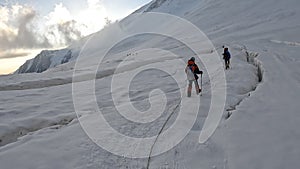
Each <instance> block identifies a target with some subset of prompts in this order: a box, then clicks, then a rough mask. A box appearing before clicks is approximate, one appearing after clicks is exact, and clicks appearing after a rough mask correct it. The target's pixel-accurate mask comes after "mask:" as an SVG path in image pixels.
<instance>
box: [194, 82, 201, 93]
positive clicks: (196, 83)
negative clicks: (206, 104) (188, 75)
mask: <svg viewBox="0 0 300 169" xmlns="http://www.w3.org/2000/svg"><path fill="white" fill-rule="evenodd" d="M194 83H195V89H196V93H197V95H198V94H199V93H200V92H201V89H200V87H199V83H198V81H197V80H195V81H194Z"/></svg>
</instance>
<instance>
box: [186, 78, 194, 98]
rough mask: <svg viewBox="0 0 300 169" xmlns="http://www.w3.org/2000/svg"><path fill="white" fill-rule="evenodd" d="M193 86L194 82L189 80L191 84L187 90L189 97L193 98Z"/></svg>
mask: <svg viewBox="0 0 300 169" xmlns="http://www.w3.org/2000/svg"><path fill="white" fill-rule="evenodd" d="M192 85H193V81H192V80H189V84H188V90H187V96H188V97H191V96H192Z"/></svg>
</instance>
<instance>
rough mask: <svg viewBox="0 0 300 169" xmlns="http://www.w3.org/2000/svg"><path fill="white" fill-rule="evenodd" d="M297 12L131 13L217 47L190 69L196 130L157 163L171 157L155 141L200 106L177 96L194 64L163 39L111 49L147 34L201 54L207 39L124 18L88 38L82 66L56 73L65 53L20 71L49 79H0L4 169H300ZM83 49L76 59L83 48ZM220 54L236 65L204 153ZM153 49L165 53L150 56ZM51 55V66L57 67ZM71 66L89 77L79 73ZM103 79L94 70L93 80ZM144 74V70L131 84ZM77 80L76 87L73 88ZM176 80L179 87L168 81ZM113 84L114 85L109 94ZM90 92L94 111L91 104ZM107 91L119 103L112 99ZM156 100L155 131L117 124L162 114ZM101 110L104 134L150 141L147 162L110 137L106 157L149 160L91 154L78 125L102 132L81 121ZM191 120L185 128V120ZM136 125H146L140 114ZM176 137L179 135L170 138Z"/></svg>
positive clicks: (227, 6) (205, 8) (243, 6)
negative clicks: (197, 75) (196, 88)
mask: <svg viewBox="0 0 300 169" xmlns="http://www.w3.org/2000/svg"><path fill="white" fill-rule="evenodd" d="M299 7H300V1H298V0H286V1H278V0H264V1H260V0H251V1H241V0H227V1H223V0H157V1H152V2H151V3H149V4H147V5H145V6H144V7H142V8H141V9H139V10H137V11H136V12H135V13H146V12H150V11H151V12H162V13H168V14H173V15H176V16H179V17H182V18H185V19H187V20H188V21H190V22H191V23H192V24H194V25H196V26H197V27H198V28H200V29H201V30H202V31H203V32H204V33H205V34H206V35H207V36H208V38H209V39H210V40H211V41H212V42H213V44H214V46H215V48H210V46H209V45H208V46H207V45H205V44H203V45H202V46H197V48H198V49H197V50H196V51H195V53H197V54H199V55H200V59H198V58H197V59H196V62H197V63H199V66H200V68H201V69H203V70H204V75H203V95H202V96H201V97H200V98H201V105H200V108H199V113H198V116H197V117H196V118H195V120H196V122H195V124H194V125H193V127H192V129H191V130H190V131H189V133H188V135H187V136H186V137H185V138H184V139H183V140H182V141H181V142H180V143H179V144H178V145H176V146H175V147H174V148H172V149H171V150H169V151H166V152H165V153H163V154H161V155H158V156H151V155H152V154H153V153H155V152H156V151H157V150H160V149H164V148H165V147H168V146H169V144H168V143H165V145H164V142H159V138H161V137H160V136H161V133H163V132H164V131H165V130H167V128H172V126H171V125H172V124H171V123H172V122H174V121H175V119H176V117H178V116H179V115H180V114H179V113H178V107H180V104H184V103H186V102H187V103H189V104H190V107H189V109H192V108H193V105H194V104H197V99H198V98H199V97H198V96H197V95H195V94H194V93H193V95H192V98H187V97H186V95H183V96H181V95H180V91H182V90H186V85H187V84H186V79H185V78H183V76H184V75H185V73H184V68H185V66H186V65H185V64H184V63H183V64H180V63H182V62H181V61H182V60H184V61H187V60H188V59H189V58H190V57H191V56H195V53H193V52H191V51H190V50H188V49H187V48H186V47H185V45H184V44H183V43H180V42H178V41H174V39H172V38H170V37H166V36H163V37H161V36H158V35H151V34H145V35H136V36H133V37H130V38H128V39H125V40H124V41H122V42H120V43H118V44H116V45H115V46H114V47H113V48H112V49H110V47H111V46H110V45H111V44H110V42H111V43H113V42H114V41H115V40H116V39H117V37H126V35H128V34H130V33H134V32H138V31H140V30H143V29H146V30H150V31H151V29H150V28H152V29H154V30H155V31H156V30H164V31H165V32H167V33H173V34H175V35H176V36H179V37H182V36H183V35H185V36H184V37H183V38H182V39H181V40H183V41H184V40H193V42H194V43H193V44H197V43H201V42H202V39H194V37H195V36H196V35H195V36H193V34H192V31H191V33H190V34H189V33H187V34H182V31H181V29H180V28H182V27H181V26H178V27H174V22H173V21H171V20H166V19H164V17H161V18H159V19H161V21H162V22H161V23H160V24H157V23H156V24H155V25H151V24H153V23H155V21H156V20H155V19H153V20H151V19H149V20H143V19H140V18H143V17H142V16H143V15H130V16H128V17H126V18H125V19H123V20H122V21H120V22H119V23H116V24H113V25H111V26H110V27H107V28H105V29H104V30H102V31H100V32H98V33H96V34H94V35H93V38H92V39H90V40H89V41H88V43H89V45H87V46H85V51H83V52H82V53H81V55H73V53H74V52H73V51H72V50H71V52H72V56H74V57H72V58H71V59H70V60H69V62H67V63H65V64H60V63H62V62H61V61H62V60H63V58H64V57H65V56H67V55H68V53H69V51H70V50H68V49H64V50H60V51H56V52H54V53H53V52H48V53H47V52H42V54H43V53H44V54H43V55H45V56H46V57H45V58H43V57H40V59H36V61H34V60H35V59H34V60H33V61H30V62H31V63H30V64H29V63H28V66H24V67H23V68H22V69H23V70H25V71H26V70H29V69H30V67H32V66H33V65H35V66H34V67H33V68H34V69H35V68H36V69H35V70H36V72H38V71H41V70H44V68H45V67H48V68H50V67H52V68H51V69H48V70H47V71H44V72H43V73H27V74H13V75H9V76H1V77H0V101H1V103H3V104H1V105H0V164H1V169H2V168H3V169H10V168H15V169H33V168H34V169H44V168H60V169H70V168H78V169H85V168H91V169H96V168H101V169H102V168H103V169H106V168H107V169H116V168H124V169H128V168H130V169H132V168H137V169H158V168H164V169H167V168H172V169H198V168H205V169H206V168H207V169H209V168H213V169H219V168H222V169H241V168H243V169H253V168H257V169H287V168H299V167H300V161H299V159H300V148H299V147H300V143H299V140H300V130H299V129H298V128H299V124H300V116H299V110H300V106H299V104H298V102H299V100H300V85H299V84H300V66H299V65H300V58H299V57H298V56H299V52H300V46H299V39H300V34H299V32H300V24H299V22H298V20H299V17H300V11H299ZM137 16H139V17H137ZM178 20H179V19H178ZM78 44H82V46H80V45H79V46H80V47H83V44H84V43H82V42H80V43H78ZM223 45H225V46H227V47H229V49H230V51H231V54H232V60H231V61H232V63H231V65H232V67H231V69H230V70H227V71H225V75H226V82H227V84H226V89H227V90H226V104H225V109H224V112H223V117H222V120H221V122H220V124H219V126H218V128H217V130H216V132H215V133H214V135H213V136H212V137H211V138H210V139H209V140H208V141H207V142H206V143H205V144H199V135H200V133H201V131H202V126H203V125H204V122H205V120H206V119H207V117H208V116H209V114H208V110H209V109H210V106H211V104H212V102H211V101H212V98H213V91H215V90H218V89H219V86H218V84H219V83H221V82H222V81H221V80H220V79H219V78H220V75H221V74H222V72H223V68H222V67H221V69H219V68H218V67H217V66H216V69H213V70H212V71H211V72H210V73H211V74H210V76H209V77H208V72H207V70H205V67H204V65H203V63H201V61H205V60H208V61H210V58H211V57H212V55H213V54H216V53H220V54H221V53H222V52H223V49H222V46H223ZM79 46H78V47H76V49H79V48H80V47H79ZM69 49H73V48H72V47H70V48H69ZM109 49H110V50H109ZM145 49H152V50H145ZM155 49H162V51H161V50H160V51H157V52H153V51H154V50H155ZM107 50H109V52H108V53H107V57H104V59H103V60H102V62H101V64H100V65H99V64H98V63H97V62H95V63H93V62H92V63H91V61H93V59H95V58H99V57H100V56H101V55H102V54H103V53H106V51H107ZM78 51H79V50H78ZM46 53H47V54H46ZM49 53H50V55H55V57H57V58H58V59H57V60H56V59H53V60H52V57H51V56H50V55H49ZM58 53H61V54H58ZM42 54H41V55H42ZM174 54H176V55H177V56H176V57H174V56H173V55H174ZM220 57H221V56H220ZM42 58H43V59H42ZM49 59H50V61H51V60H52V61H53V64H52V62H51V63H49ZM44 60H46V61H44ZM40 63H41V64H40ZM54 63H55V64H54ZM76 63H77V65H78V63H80V64H82V65H87V66H86V67H82V68H81V69H80V70H77V69H76V71H74V69H75V68H77V67H76V66H77V65H76ZM49 64H50V65H53V66H48V65H49ZM43 65H45V67H44V66H43ZM54 65H55V66H54ZM216 65H217V64H216ZM98 67H100V68H99V70H97V71H96V72H93V73H90V72H91V70H93V69H95V68H98ZM33 68H32V69H33ZM141 68H149V69H147V71H142V72H140V73H139V74H135V73H136V71H139V70H140V69H141ZM153 68H161V69H163V70H165V71H158V70H154V69H153ZM20 70H21V69H20ZM73 73H78V74H76V75H78V76H76V77H77V78H76V77H75V78H74V79H75V82H76V83H73V84H72V80H74V79H73ZM132 75H134V77H132ZM93 76H96V79H95V81H93V82H92V83H88V82H89V81H90V80H91V79H92V77H93ZM114 77H117V78H116V79H114ZM173 77H179V78H178V79H176V80H177V81H174V79H173ZM114 80H117V82H116V83H112V82H113V81H114ZM128 80H132V81H131V84H130V85H129V86H127V85H126V84H127V82H128ZM87 84H90V85H87ZM112 84H113V85H112ZM77 85H79V86H81V87H82V92H80V93H76V92H75V93H74V90H72V88H73V89H74V87H76V86H77ZM112 87H114V88H112ZM93 88H94V89H95V90H93V91H92V93H94V94H95V98H96V100H97V103H96V104H97V105H96V106H95V104H94V103H93V100H92V99H90V97H89V96H90V95H89V94H87V93H86V92H88V91H90V90H92V89H93ZM112 89H115V90H116V91H117V92H116V93H117V96H116V97H115V98H114V97H113V94H112V93H113V92H112ZM154 89H159V91H162V92H164V93H165V97H166V98H167V100H166V107H165V110H164V112H163V113H162V114H161V116H160V118H158V119H157V120H154V121H152V122H151V123H135V122H134V120H133V119H126V118H125V117H126V116H125V115H126V114H130V113H132V112H131V109H123V110H124V113H125V114H121V115H120V114H119V112H118V110H117V108H120V109H122V108H124V107H125V108H126V106H129V105H133V106H135V107H136V109H139V110H141V111H143V112H147V111H148V109H147V108H149V107H150V106H149V104H150V103H153V104H158V105H160V104H162V103H163V101H162V98H161V97H159V96H160V94H159V92H151V91H153V90H154ZM154 91H155V90H154ZM77 94H79V96H80V98H81V102H80V106H81V108H82V111H81V113H86V114H83V115H81V114H80V115H79V116H78V117H77V116H76V113H75V108H74V106H75V107H76V104H74V103H75V101H74V97H75V98H76V96H77ZM128 95H129V97H130V99H129V100H128ZM149 98H150V99H149ZM195 100H196V101H195ZM98 108H99V109H100V110H101V111H102V114H103V116H104V117H105V119H106V120H107V122H108V123H109V124H110V125H111V128H113V129H114V130H115V131H118V132H119V133H122V134H124V135H126V136H128V137H136V138H142V137H147V138H148V137H149V138H150V137H152V136H156V135H157V137H156V141H155V142H154V143H153V144H152V147H151V149H150V150H149V149H148V147H147V146H146V145H137V146H135V145H132V144H131V143H128V142H126V140H127V139H125V138H124V139H116V138H115V137H113V134H114V133H113V132H111V130H106V129H107V128H103V130H104V133H105V134H106V136H107V137H102V138H100V139H101V140H102V141H104V142H105V144H107V145H109V146H111V147H112V150H113V151H118V150H120V149H121V148H120V145H119V144H118V143H120V142H121V143H122V142H124V143H125V142H126V143H127V144H125V145H124V147H125V148H132V149H131V151H129V152H128V154H131V153H132V154H134V153H135V151H136V150H137V149H138V148H141V147H142V148H143V146H145V147H144V148H145V151H146V154H149V157H147V158H129V157H128V156H126V155H124V156H118V155H115V154H113V153H111V152H109V151H107V150H106V149H105V148H103V147H99V146H98V145H96V144H95V142H97V140H95V139H93V138H92V139H90V138H89V137H88V135H89V134H88V133H85V130H84V129H83V128H82V126H81V124H85V123H86V122H90V124H91V125H92V124H93V125H94V124H99V123H100V121H97V118H94V119H92V120H91V121H87V118H88V117H97V115H98V114H97V111H96V109H98ZM149 110H151V111H152V112H150V114H147V113H146V114H145V115H150V116H151V115H153V116H155V115H156V114H155V113H156V112H157V111H159V110H160V107H159V106H156V107H153V108H152V107H151V108H149ZM189 113H190V112H189V111H187V114H186V116H183V117H186V118H188V116H189V115H190V114H189ZM138 117H141V116H140V115H138V114H137V115H136V118H138ZM142 119H143V117H141V120H142ZM79 120H80V122H79ZM183 124H185V123H183ZM186 124H188V122H187V123H186ZM99 125H100V126H103V125H105V124H104V123H100V124H99ZM92 128H93V127H92ZM100 131H101V130H100ZM96 133H97V132H96ZM177 133H179V131H178V132H174V133H173V135H174V136H176V135H177ZM89 136H90V135H89ZM110 136H111V137H110ZM171 144H174V143H171Z"/></svg>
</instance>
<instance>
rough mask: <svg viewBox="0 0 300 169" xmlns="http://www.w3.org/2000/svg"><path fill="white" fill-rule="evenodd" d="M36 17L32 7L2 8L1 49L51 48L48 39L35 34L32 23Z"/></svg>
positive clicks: (0, 11) (0, 10) (0, 14)
mask: <svg viewBox="0 0 300 169" xmlns="http://www.w3.org/2000/svg"><path fill="white" fill-rule="evenodd" d="M36 16H37V14H36V11H35V10H34V9H32V8H31V7H27V6H21V5H13V6H11V7H0V18H1V21H0V49H1V50H3V49H5V50H8V49H17V48H44V47H50V46H51V45H50V44H49V42H48V40H47V38H46V37H43V36H42V35H40V34H37V33H36V32H35V28H34V25H33V24H32V22H33V20H34V19H35V18H36ZM2 18H3V19H2Z"/></svg>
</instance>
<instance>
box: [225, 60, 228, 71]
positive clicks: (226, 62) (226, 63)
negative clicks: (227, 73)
mask: <svg viewBox="0 0 300 169" xmlns="http://www.w3.org/2000/svg"><path fill="white" fill-rule="evenodd" d="M225 66H226V69H229V60H228V59H226V60H225Z"/></svg>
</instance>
